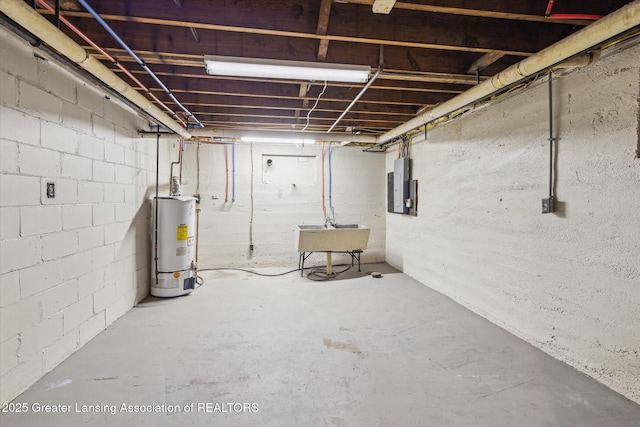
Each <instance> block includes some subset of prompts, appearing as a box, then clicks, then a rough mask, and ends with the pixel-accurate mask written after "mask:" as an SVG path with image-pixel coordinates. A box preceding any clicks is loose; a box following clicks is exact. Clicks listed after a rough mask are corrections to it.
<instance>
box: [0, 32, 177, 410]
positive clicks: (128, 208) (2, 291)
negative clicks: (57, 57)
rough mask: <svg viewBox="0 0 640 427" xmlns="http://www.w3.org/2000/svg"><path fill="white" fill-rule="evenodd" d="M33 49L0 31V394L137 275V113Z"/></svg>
mask: <svg viewBox="0 0 640 427" xmlns="http://www.w3.org/2000/svg"><path fill="white" fill-rule="evenodd" d="M34 53H37V54H38V55H42V52H40V51H38V50H37V49H34V48H32V47H31V46H29V45H28V44H27V43H25V42H24V41H22V40H19V39H17V38H16V37H15V36H14V35H13V34H11V33H8V32H7V31H6V30H5V29H4V28H3V29H0V144H1V146H0V151H1V152H2V155H1V157H0V159H1V163H0V172H1V175H0V401H2V402H6V401H9V400H11V399H13V398H14V397H16V396H17V395H18V394H19V393H21V392H22V391H23V390H25V389H26V388H27V387H28V386H30V385H31V384H33V383H34V382H35V381H36V380H38V379H39V378H40V377H42V376H43V375H44V374H45V373H47V372H49V371H50V370H52V369H53V368H54V367H55V366H56V365H58V364H59V363H60V362H62V361H63V360H64V359H65V358H67V357H68V356H69V355H70V354H72V353H73V352H74V351H76V350H77V349H78V348H80V347H82V346H83V345H84V344H85V343H86V342H87V341H89V340H90V339H91V338H93V337H94V336H95V335H97V334H98V333H99V332H100V331H102V330H103V329H105V327H106V326H108V325H109V324H111V323H112V322H114V320H116V319H117V318H118V317H120V316H122V315H123V314H124V313H125V312H127V311H128V310H129V309H130V308H131V307H132V306H133V305H134V304H135V303H136V302H137V301H139V300H140V299H141V298H143V297H144V296H146V295H147V293H148V284H149V279H148V276H149V267H148V266H149V262H148V259H149V251H150V249H149V248H150V244H149V218H150V216H149V213H150V208H149V207H148V205H147V203H146V202H145V201H146V199H147V197H148V196H149V194H150V192H151V188H150V187H152V186H154V184H155V172H154V170H155V157H156V148H155V140H151V139H141V138H138V137H137V135H136V131H137V130H138V129H141V128H143V127H144V125H145V122H141V121H140V120H139V119H138V118H137V117H136V116H135V115H134V114H132V112H131V111H130V110H128V109H126V108H123V107H122V106H120V105H119V104H117V103H116V102H114V101H113V100H108V99H106V98H105V96H104V95H103V94H101V93H100V92H99V91H97V90H95V89H92V88H91V87H89V86H88V85H86V84H85V83H83V82H81V81H80V80H78V79H77V78H75V77H73V76H72V75H71V74H69V73H68V72H67V71H65V70H62V69H61V68H60V67H59V66H57V65H55V64H54V63H52V62H50V61H47V60H44V59H39V58H37V57H35V56H34ZM168 145H169V144H167V143H166V142H165V143H164V144H163V147H168ZM163 157H164V158H165V159H167V158H168V152H166V148H163ZM165 163H167V162H166V161H165ZM165 181H166V180H165ZM47 182H53V183H55V185H56V196H55V198H54V199H48V198H47V197H46V194H45V188H46V183H47Z"/></svg>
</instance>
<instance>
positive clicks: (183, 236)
mask: <svg viewBox="0 0 640 427" xmlns="http://www.w3.org/2000/svg"><path fill="white" fill-rule="evenodd" d="M188 238H189V226H187V225H179V226H178V237H177V240H187V239H188Z"/></svg>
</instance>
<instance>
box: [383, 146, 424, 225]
mask: <svg viewBox="0 0 640 427" xmlns="http://www.w3.org/2000/svg"><path fill="white" fill-rule="evenodd" d="M410 166H411V160H410V159H409V158H408V157H400V158H398V159H396V160H394V162H393V172H389V173H387V212H389V213H399V214H406V215H411V216H417V215H418V181H417V180H415V179H409V177H410V176H411V175H410V171H411V169H410Z"/></svg>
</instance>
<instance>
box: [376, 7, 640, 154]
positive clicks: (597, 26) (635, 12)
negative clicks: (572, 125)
mask: <svg viewBox="0 0 640 427" xmlns="http://www.w3.org/2000/svg"><path fill="white" fill-rule="evenodd" d="M635 27H640V0H635V1H633V2H632V3H629V4H627V5H626V6H624V7H622V8H620V9H619V10H617V11H615V12H613V13H611V14H609V15H607V16H605V17H604V18H602V19H600V20H598V21H596V22H594V23H593V24H590V25H589V26H587V27H585V28H583V29H581V30H580V31H577V32H575V33H573V34H572V35H570V36H568V37H566V38H564V39H563V40H560V41H559V42H557V43H554V44H553V45H551V46H549V47H547V48H545V49H543V50H541V51H540V52H538V53H536V54H534V55H532V56H530V57H528V58H526V59H523V60H522V61H520V62H518V63H517V64H514V65H512V66H511V67H508V68H507V69H505V70H503V71H502V72H500V73H498V74H496V75H495V76H493V77H492V78H490V79H488V80H485V81H483V82H482V83H480V84H478V85H476V86H474V87H472V88H471V89H469V90H467V91H466V92H463V93H461V94H460V95H457V96H455V97H453V98H451V99H450V100H448V101H446V102H443V103H442V104H440V105H437V106H435V107H433V108H431V109H430V110H427V111H425V112H424V113H422V114H421V115H419V116H417V117H415V118H413V119H411V120H409V121H408V122H406V123H404V124H402V125H400V126H397V127H396V128H394V129H392V130H390V131H388V132H386V133H384V134H382V135H380V136H379V137H378V140H377V144H376V145H375V146H374V147H380V146H383V145H386V144H388V143H390V142H392V141H393V140H395V139H396V138H398V137H399V136H400V135H404V134H406V133H407V132H410V131H412V130H414V129H417V128H419V127H421V126H424V125H426V124H427V123H431V122H435V121H436V120H438V119H440V118H443V117H446V116H447V115H449V114H451V113H455V112H457V111H460V110H461V109H463V108H466V107H468V106H469V105H472V104H474V103H476V102H479V101H482V100H485V99H487V98H489V97H491V96H493V95H495V94H497V93H499V92H501V91H502V90H504V89H505V88H507V87H509V86H512V85H514V84H516V83H519V82H521V81H524V80H526V79H528V78H530V77H532V76H534V75H536V74H539V73H541V72H544V71H545V70H548V69H550V68H552V67H554V66H556V65H558V64H560V63H562V62H564V61H566V60H567V59H569V58H572V57H573V56H575V55H578V54H580V53H583V52H586V51H588V50H589V49H592V48H594V47H596V46H598V45H600V44H602V43H604V42H606V41H607V40H611V39H614V38H615V37H618V36H620V35H621V34H623V33H625V32H627V31H629V30H633V29H634V28H635Z"/></svg>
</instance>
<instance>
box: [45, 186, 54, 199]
mask: <svg viewBox="0 0 640 427" xmlns="http://www.w3.org/2000/svg"><path fill="white" fill-rule="evenodd" d="M55 197H56V183H55V182H47V199H53V198H55Z"/></svg>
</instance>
